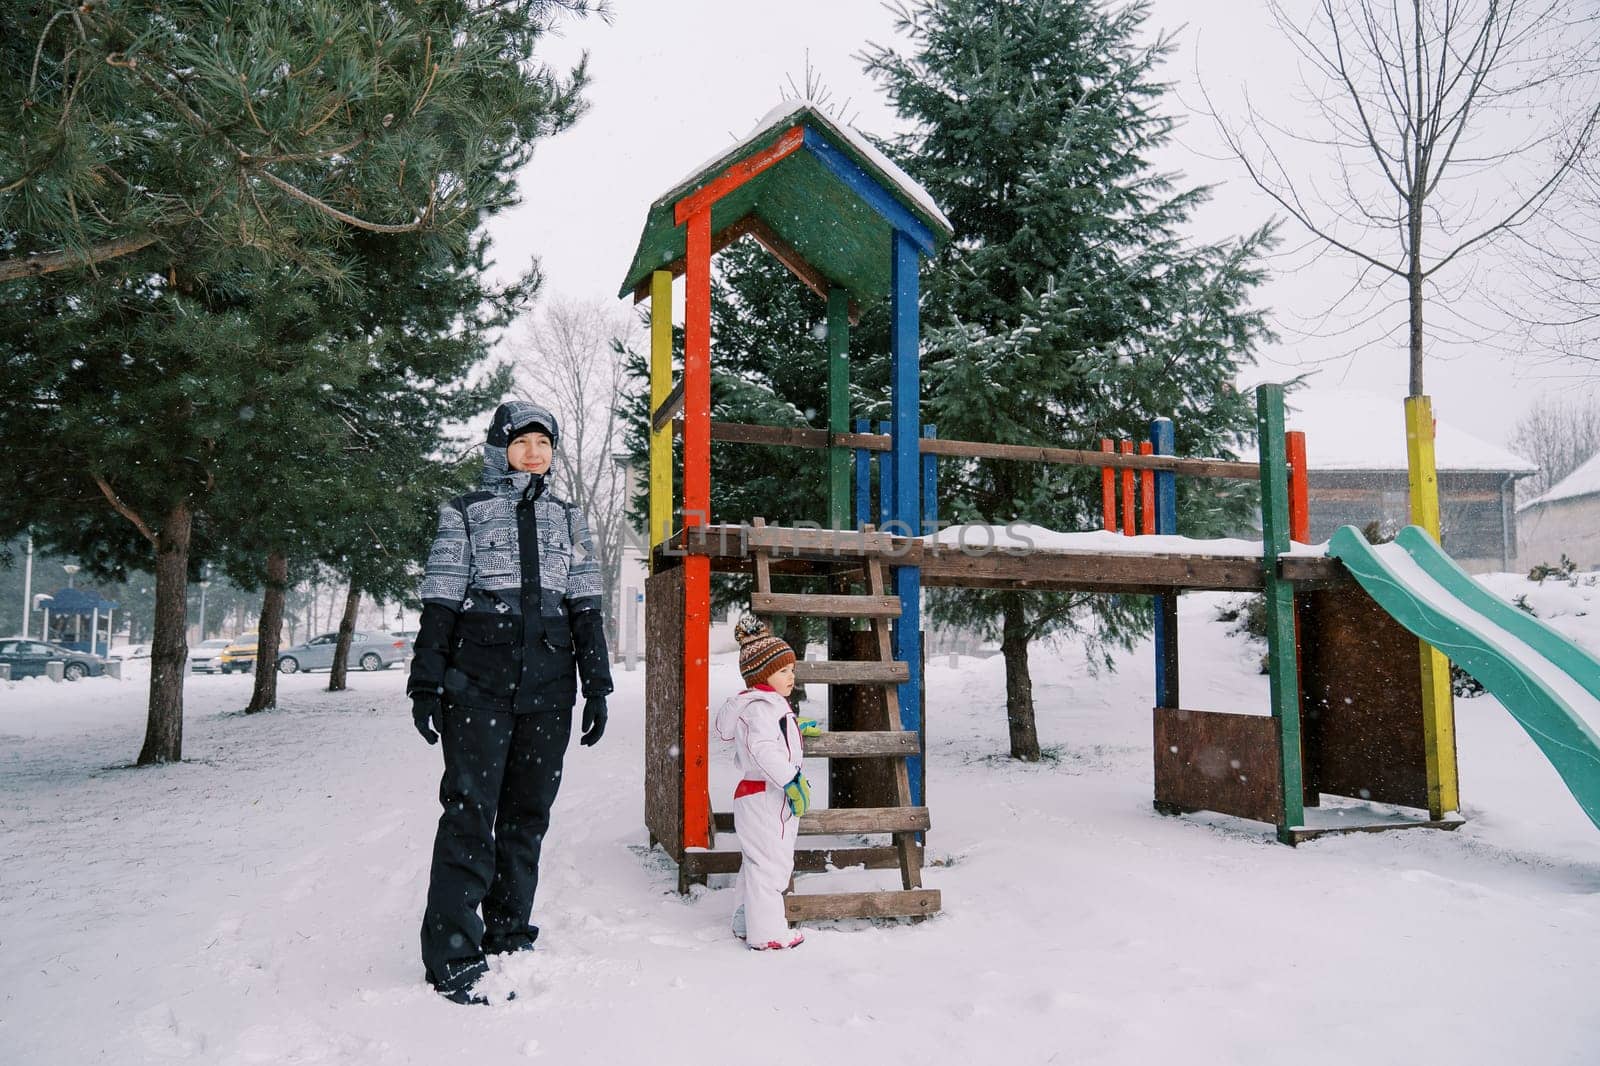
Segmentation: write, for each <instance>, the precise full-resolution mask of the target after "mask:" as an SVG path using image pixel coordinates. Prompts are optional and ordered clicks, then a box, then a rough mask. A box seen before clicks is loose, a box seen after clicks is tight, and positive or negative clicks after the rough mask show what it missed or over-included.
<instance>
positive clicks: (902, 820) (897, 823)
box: [800, 807, 929, 836]
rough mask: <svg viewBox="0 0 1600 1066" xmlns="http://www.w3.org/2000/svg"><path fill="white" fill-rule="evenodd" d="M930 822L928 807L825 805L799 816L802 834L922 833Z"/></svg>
mask: <svg viewBox="0 0 1600 1066" xmlns="http://www.w3.org/2000/svg"><path fill="white" fill-rule="evenodd" d="M928 824H929V823H928V808H926V807H850V808H845V809H836V808H833V807H825V808H823V809H822V810H817V811H807V812H806V813H805V814H804V815H802V816H801V817H800V835H801V836H831V835H833V834H836V833H923V832H926V831H927V829H928Z"/></svg>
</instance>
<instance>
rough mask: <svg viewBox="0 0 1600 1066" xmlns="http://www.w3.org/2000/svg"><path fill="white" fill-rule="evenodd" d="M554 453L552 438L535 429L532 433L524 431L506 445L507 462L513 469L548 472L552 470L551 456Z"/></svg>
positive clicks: (537, 472) (535, 472)
mask: <svg viewBox="0 0 1600 1066" xmlns="http://www.w3.org/2000/svg"><path fill="white" fill-rule="evenodd" d="M553 453H554V449H553V448H551V446H550V438H549V437H547V436H545V435H544V434H543V433H540V432H539V431H538V430H535V431H533V432H532V433H524V434H523V435H522V436H520V437H518V438H517V439H516V440H514V441H512V442H511V443H510V444H508V445H506V462H507V464H509V465H510V467H511V469H513V470H517V471H526V472H528V473H532V474H546V473H549V471H550V457H551V455H552V454H553Z"/></svg>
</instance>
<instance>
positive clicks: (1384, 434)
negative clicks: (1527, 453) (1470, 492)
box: [1248, 386, 1535, 477]
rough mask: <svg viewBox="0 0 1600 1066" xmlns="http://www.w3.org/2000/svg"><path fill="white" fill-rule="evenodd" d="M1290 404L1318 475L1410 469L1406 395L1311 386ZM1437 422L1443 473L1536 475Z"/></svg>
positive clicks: (1524, 463)
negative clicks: (1324, 472)
mask: <svg viewBox="0 0 1600 1066" xmlns="http://www.w3.org/2000/svg"><path fill="white" fill-rule="evenodd" d="M1285 405H1286V407H1287V408H1288V411H1287V412H1286V415H1285V419H1284V422H1285V425H1286V426H1287V428H1289V429H1298V430H1301V431H1303V432H1304V433H1305V435H1306V462H1307V465H1309V466H1310V467H1311V470H1312V471H1313V472H1316V471H1319V470H1360V471H1379V470H1405V469H1406V466H1407V463H1406V423H1405V413H1404V411H1405V406H1404V397H1403V396H1400V395H1383V394H1380V393H1375V392H1364V391H1362V390H1359V389H1326V388H1317V387H1315V386H1310V387H1307V388H1303V389H1299V390H1296V391H1295V392H1292V393H1290V394H1289V395H1288V396H1287V397H1286V398H1285ZM1434 422H1435V424H1436V429H1435V432H1434V461H1435V464H1436V465H1437V467H1438V469H1439V470H1440V471H1449V472H1451V473H1473V472H1482V473H1497V474H1510V475H1512V476H1515V477H1526V476H1527V475H1530V474H1532V473H1534V471H1535V467H1534V465H1533V464H1532V463H1530V462H1529V461H1528V460H1526V459H1524V458H1522V457H1521V456H1520V455H1514V454H1512V453H1511V452H1509V451H1507V450H1506V449H1505V448H1502V447H1500V446H1499V445H1496V444H1490V443H1489V442H1488V441H1485V440H1481V439H1479V438H1478V437H1474V436H1473V435H1472V434H1470V433H1468V432H1466V431H1465V430H1463V429H1461V428H1460V427H1458V426H1455V425H1452V424H1451V423H1450V422H1449V421H1448V420H1447V419H1445V418H1440V417H1439V415H1438V412H1437V410H1435V413H1434ZM1251 451H1253V449H1251ZM1248 458H1250V459H1252V460H1253V459H1255V455H1254V454H1250V455H1249V456H1248Z"/></svg>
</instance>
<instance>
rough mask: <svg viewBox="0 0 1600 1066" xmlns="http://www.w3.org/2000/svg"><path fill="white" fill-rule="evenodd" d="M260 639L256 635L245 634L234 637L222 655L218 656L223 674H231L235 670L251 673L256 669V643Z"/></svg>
mask: <svg viewBox="0 0 1600 1066" xmlns="http://www.w3.org/2000/svg"><path fill="white" fill-rule="evenodd" d="M259 639H260V638H259V637H257V636H256V634H254V633H245V634H243V635H242V636H237V637H234V638H233V640H232V641H231V642H229V644H228V646H227V647H226V648H223V649H222V654H221V655H218V656H217V661H218V662H219V663H221V664H222V672H223V673H225V674H231V673H233V672H234V671H235V670H239V671H242V672H244V673H247V674H248V673H249V672H250V671H251V670H254V669H255V668H256V642H257V641H258V640H259Z"/></svg>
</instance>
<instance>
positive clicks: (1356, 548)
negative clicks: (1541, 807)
mask: <svg viewBox="0 0 1600 1066" xmlns="http://www.w3.org/2000/svg"><path fill="white" fill-rule="evenodd" d="M1328 554H1329V555H1331V556H1333V557H1334V558H1335V559H1338V560H1339V561H1341V562H1342V563H1344V565H1345V568H1346V569H1347V570H1349V571H1350V573H1351V574H1352V575H1353V576H1354V577H1355V579H1356V581H1357V582H1359V583H1360V585H1361V587H1362V588H1363V589H1365V590H1366V592H1367V595H1369V596H1371V597H1372V598H1373V599H1374V600H1375V601H1377V604H1378V606H1380V607H1382V608H1383V609H1384V610H1385V611H1387V612H1388V613H1389V614H1390V615H1391V616H1393V618H1394V619H1395V621H1397V622H1399V623H1400V624H1401V625H1402V626H1404V627H1405V628H1406V629H1408V630H1410V631H1411V632H1412V633H1414V634H1416V635H1417V636H1418V637H1420V638H1422V639H1423V640H1425V641H1427V642H1428V643H1429V644H1432V645H1433V646H1434V647H1436V648H1438V649H1439V650H1440V651H1442V652H1444V654H1445V655H1447V656H1448V657H1449V658H1450V659H1451V661H1452V662H1455V663H1458V664H1460V666H1461V668H1462V669H1464V670H1466V671H1467V672H1468V673H1469V674H1471V675H1472V676H1473V677H1475V678H1477V679H1478V681H1479V682H1480V683H1482V685H1483V687H1484V688H1486V689H1488V690H1489V691H1490V692H1491V693H1493V694H1494V696H1495V698H1496V699H1498V700H1499V701H1500V703H1501V704H1502V705H1503V706H1504V707H1505V709H1506V710H1507V711H1510V712H1511V715H1512V717H1514V718H1515V719H1516V720H1517V723H1518V724H1519V725H1521V726H1522V728H1523V729H1524V730H1526V731H1527V733H1528V736H1530V737H1532V738H1533V742H1534V743H1535V744H1537V745H1538V746H1539V750H1540V751H1542V752H1543V753H1544V756H1545V758H1547V759H1549V760H1550V763H1551V765H1553V766H1554V767H1555V768H1556V772H1557V773H1559V774H1560V775H1561V780H1562V781H1564V782H1565V783H1566V786H1567V788H1568V789H1569V790H1570V791H1571V792H1572V795H1573V798H1575V799H1576V800H1577V801H1578V805H1579V806H1580V807H1582V808H1583V812H1584V813H1585V814H1587V815H1588V816H1589V820H1590V821H1592V822H1593V823H1594V824H1595V825H1596V826H1597V827H1600V736H1596V734H1595V728H1594V727H1595V725H1596V724H1600V660H1596V659H1595V657H1594V656H1592V655H1590V654H1589V653H1588V652H1586V651H1584V650H1583V649H1582V648H1580V647H1578V646H1577V645H1576V644H1574V643H1572V641H1570V640H1568V639H1567V638H1566V637H1563V636H1562V635H1561V634H1560V633H1557V632H1556V631H1555V630H1554V629H1551V628H1550V627H1549V626H1547V625H1545V624H1544V623H1543V622H1541V621H1539V620H1538V619H1537V618H1535V617H1533V616H1532V615H1530V614H1528V613H1527V612H1525V611H1521V610H1518V609H1517V608H1516V607H1513V606H1512V605H1511V604H1509V603H1507V602H1506V601H1504V600H1502V599H1500V598H1499V597H1498V596H1495V595H1494V594H1493V593H1491V592H1489V591H1488V590H1487V589H1485V588H1483V586H1481V585H1479V584H1478V583H1477V582H1476V581H1474V580H1473V579H1472V577H1471V576H1469V575H1468V574H1467V573H1466V571H1464V570H1462V569H1461V567H1459V566H1457V565H1456V563H1455V561H1454V560H1453V559H1451V558H1450V557H1449V556H1448V555H1446V554H1445V553H1444V552H1443V551H1442V550H1441V549H1440V548H1439V546H1438V545H1437V544H1435V543H1434V542H1433V540H1432V539H1431V538H1430V537H1429V536H1428V535H1427V534H1426V533H1424V532H1423V531H1422V530H1421V529H1419V528H1418V527H1416V526H1407V527H1406V528H1405V529H1404V530H1402V531H1401V532H1400V535H1399V536H1398V537H1396V538H1395V541H1394V543H1393V544H1379V545H1372V544H1368V543H1367V540H1366V538H1365V537H1363V536H1362V535H1361V531H1360V530H1358V529H1356V528H1355V527H1354V526H1344V527H1342V528H1341V529H1339V531H1338V532H1336V533H1334V535H1333V539H1332V540H1331V541H1330V542H1329V544H1328Z"/></svg>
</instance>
